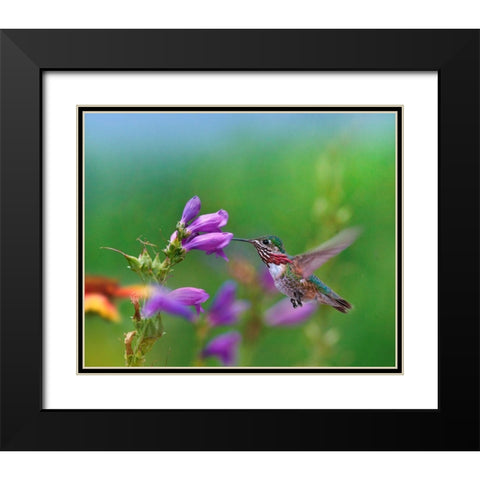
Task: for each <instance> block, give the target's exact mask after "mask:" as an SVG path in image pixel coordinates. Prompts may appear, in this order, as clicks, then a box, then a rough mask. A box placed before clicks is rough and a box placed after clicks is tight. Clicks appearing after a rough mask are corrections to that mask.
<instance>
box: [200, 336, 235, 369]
mask: <svg viewBox="0 0 480 480" xmlns="http://www.w3.org/2000/svg"><path fill="white" fill-rule="evenodd" d="M241 340H242V336H241V335H240V333H238V332H227V333H223V334H221V335H218V336H217V337H215V338H214V339H213V340H211V341H210V342H209V343H208V344H207V346H206V347H205V348H204V349H203V351H202V357H217V358H218V359H219V360H220V362H221V363H222V365H225V366H232V365H236V364H237V357H238V346H239V344H240V341H241Z"/></svg>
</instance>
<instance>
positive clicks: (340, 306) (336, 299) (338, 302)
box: [316, 290, 352, 313]
mask: <svg viewBox="0 0 480 480" xmlns="http://www.w3.org/2000/svg"><path fill="white" fill-rule="evenodd" d="M316 298H317V300H318V301H319V302H320V303H324V304H325V305H330V306H331V307H333V308H334V309H335V310H338V311H339V312H342V313H348V311H349V310H350V309H351V308H352V305H351V304H350V303H349V302H347V301H346V300H345V299H344V298H342V297H341V296H340V295H337V294H336V293H335V292H334V291H333V290H330V292H329V293H328V294H325V293H318V294H317V297H316Z"/></svg>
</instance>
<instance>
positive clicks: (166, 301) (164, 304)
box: [142, 287, 209, 321]
mask: <svg viewBox="0 0 480 480" xmlns="http://www.w3.org/2000/svg"><path fill="white" fill-rule="evenodd" d="M208 297H209V295H208V293H207V292H206V291H205V290H202V289H200V288H193V287H184V288H177V289H176V290H172V291H170V290H167V289H166V288H160V287H159V288H156V289H155V293H154V294H153V295H152V296H151V297H150V298H149V299H148V301H147V302H146V303H145V305H144V307H143V309H142V316H143V317H147V318H148V317H151V316H153V315H155V314H156V313H158V312H167V313H171V314H172V315H178V316H181V317H184V318H186V319H187V320H189V321H193V320H194V314H193V312H192V310H190V309H189V308H188V307H189V306H191V305H193V306H194V307H195V309H196V310H197V313H198V312H199V311H202V308H201V306H200V303H203V302H205V301H206V300H207V299H208Z"/></svg>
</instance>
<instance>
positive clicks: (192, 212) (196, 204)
mask: <svg viewBox="0 0 480 480" xmlns="http://www.w3.org/2000/svg"><path fill="white" fill-rule="evenodd" d="M201 206H202V203H201V202H200V198H199V197H197V196H196V195H195V196H194V197H192V198H191V199H190V200H189V201H188V202H187V203H186V205H185V208H184V209H183V213H182V218H181V220H180V223H183V224H184V225H186V224H187V223H188V222H189V221H190V220H193V219H194V218H195V217H196V216H197V215H198V214H199V212H200V208H201Z"/></svg>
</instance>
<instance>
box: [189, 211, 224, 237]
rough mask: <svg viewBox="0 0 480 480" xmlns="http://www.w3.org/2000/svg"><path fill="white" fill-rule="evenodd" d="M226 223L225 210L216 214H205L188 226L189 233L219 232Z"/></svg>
mask: <svg viewBox="0 0 480 480" xmlns="http://www.w3.org/2000/svg"><path fill="white" fill-rule="evenodd" d="M227 222H228V213H227V212H226V211H225V210H219V211H218V212H216V213H207V214H206V215H200V216H199V217H198V218H197V219H195V220H194V221H193V222H192V223H191V225H189V226H188V228H187V231H188V232H189V233H212V232H221V227H224V226H225V225H226V224H227Z"/></svg>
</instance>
